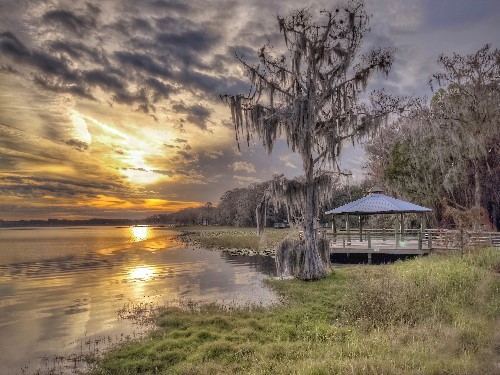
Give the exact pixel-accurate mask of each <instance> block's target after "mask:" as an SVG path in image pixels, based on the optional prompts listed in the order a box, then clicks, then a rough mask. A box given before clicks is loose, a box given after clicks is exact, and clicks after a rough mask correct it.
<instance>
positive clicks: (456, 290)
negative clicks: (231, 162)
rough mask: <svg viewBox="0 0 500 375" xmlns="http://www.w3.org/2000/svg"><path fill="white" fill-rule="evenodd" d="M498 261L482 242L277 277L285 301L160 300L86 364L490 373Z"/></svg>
mask: <svg viewBox="0 0 500 375" xmlns="http://www.w3.org/2000/svg"><path fill="white" fill-rule="evenodd" d="M499 266H500V253H499V252H498V250H484V251H481V252H477V253H473V254H467V255H466V256H464V257H463V258H460V257H459V256H450V257H443V256H429V257H425V258H418V259H414V260H410V261H404V262H397V263H395V264H391V265H384V266H354V267H345V268H337V269H335V271H334V272H333V273H332V274H331V275H329V277H327V278H326V279H323V280H320V281H316V282H302V281H298V280H288V281H278V280H272V281H269V282H268V283H269V284H270V285H271V286H272V287H273V288H275V289H276V290H277V292H278V293H280V294H282V295H283V296H284V299H285V301H286V302H285V303H284V304H283V305H280V306H277V307H272V308H241V309H228V308H227V307H218V306H216V305H207V306H203V307H201V308H199V306H198V307H197V308H193V309H179V308H168V309H165V310H163V311H161V312H160V313H159V314H158V318H157V324H158V329H157V330H156V331H155V332H153V333H152V334H151V335H150V336H149V337H148V338H147V339H144V340H142V341H137V342H130V343H127V344H125V345H123V346H121V347H118V348H116V349H115V350H113V351H111V352H109V353H107V354H106V355H105V356H104V358H102V359H101V360H100V361H99V362H98V366H97V367H96V368H95V369H93V370H92V371H91V374H92V375H97V374H100V375H103V374H310V375H312V374H316V375H319V374H359V375H362V374H363V375H371V374H373V375H375V374H389V375H391V374H398V375H399V374H429V375H431V374H433V375H434V374H464V375H465V374H478V375H479V374H485V375H487V374H496V373H498V368H497V367H495V366H496V363H497V362H498V358H497V357H496V354H495V351H494V349H493V348H494V346H495V345H494V344H497V343H494V342H493V341H494V335H495V333H496V331H497V322H498V319H499V318H500V279H499V276H498V273H497V271H498V270H499V269H500V267H499Z"/></svg>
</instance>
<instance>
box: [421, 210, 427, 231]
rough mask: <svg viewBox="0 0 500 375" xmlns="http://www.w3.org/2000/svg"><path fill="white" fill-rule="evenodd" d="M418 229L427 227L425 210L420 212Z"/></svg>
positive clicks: (423, 229)
mask: <svg viewBox="0 0 500 375" xmlns="http://www.w3.org/2000/svg"><path fill="white" fill-rule="evenodd" d="M420 229H421V230H422V232H423V231H425V229H427V220H426V216H425V212H423V213H422V217H421V220H420Z"/></svg>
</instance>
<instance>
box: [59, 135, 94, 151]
mask: <svg viewBox="0 0 500 375" xmlns="http://www.w3.org/2000/svg"><path fill="white" fill-rule="evenodd" d="M65 143H66V144H67V145H68V146H71V147H73V148H75V149H76V150H78V151H86V150H88V149H89V145H88V143H87V142H84V141H80V140H78V139H73V138H72V139H68V140H67V141H66V142H65Z"/></svg>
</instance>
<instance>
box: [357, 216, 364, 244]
mask: <svg viewBox="0 0 500 375" xmlns="http://www.w3.org/2000/svg"><path fill="white" fill-rule="evenodd" d="M358 221H359V242H363V229H362V228H363V224H362V223H361V215H358Z"/></svg>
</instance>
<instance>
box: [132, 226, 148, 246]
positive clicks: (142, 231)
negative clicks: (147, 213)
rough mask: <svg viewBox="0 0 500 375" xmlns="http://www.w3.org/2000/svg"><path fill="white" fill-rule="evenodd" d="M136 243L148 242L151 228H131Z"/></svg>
mask: <svg viewBox="0 0 500 375" xmlns="http://www.w3.org/2000/svg"><path fill="white" fill-rule="evenodd" d="M130 231H131V232H132V238H133V240H134V242H138V241H144V240H147V239H148V237H149V227H131V228H130Z"/></svg>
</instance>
